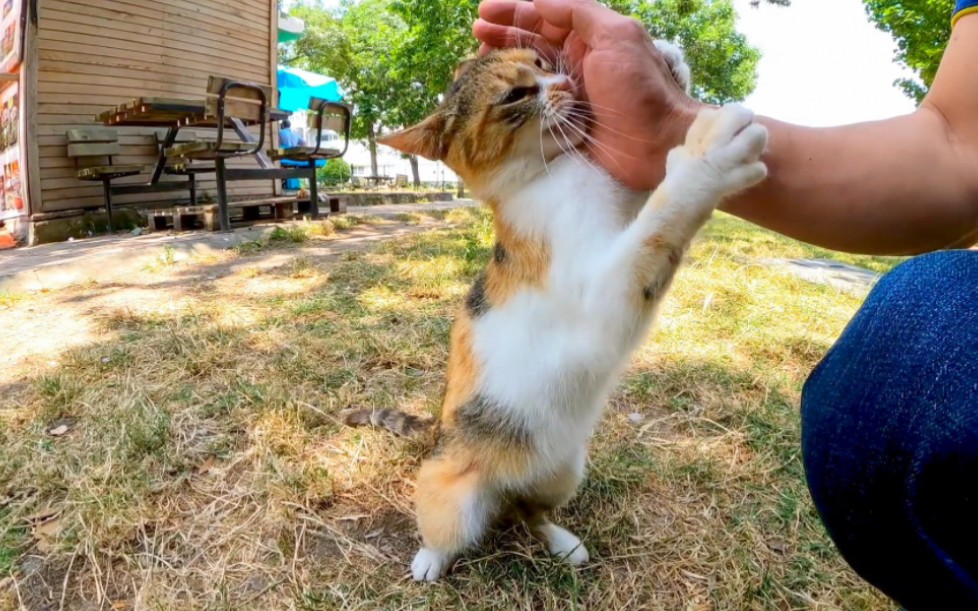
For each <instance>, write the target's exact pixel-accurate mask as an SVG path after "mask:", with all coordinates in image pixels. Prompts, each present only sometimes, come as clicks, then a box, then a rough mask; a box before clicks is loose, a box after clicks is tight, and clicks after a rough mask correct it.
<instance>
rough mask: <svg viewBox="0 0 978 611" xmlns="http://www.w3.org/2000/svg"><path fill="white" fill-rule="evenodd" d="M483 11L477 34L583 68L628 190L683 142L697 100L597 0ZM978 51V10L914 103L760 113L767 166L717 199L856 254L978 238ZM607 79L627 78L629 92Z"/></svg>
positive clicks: (626, 22) (649, 180) (655, 174)
mask: <svg viewBox="0 0 978 611" xmlns="http://www.w3.org/2000/svg"><path fill="white" fill-rule="evenodd" d="M480 15H481V17H482V18H481V19H480V21H479V22H477V23H476V25H475V33H476V36H477V37H479V38H480V39H481V40H482V41H483V42H484V43H486V44H488V45H490V46H505V45H510V44H514V43H516V42H523V43H527V42H528V43H530V44H534V45H535V46H538V47H544V48H551V49H552V48H560V49H562V50H563V52H564V54H565V56H568V57H569V58H570V61H571V63H572V64H573V65H574V66H576V67H579V68H580V74H579V76H580V78H581V80H582V82H583V85H584V91H585V92H586V95H587V96H588V98H589V100H590V101H591V102H592V103H594V104H595V107H596V109H597V110H596V111H595V114H596V118H597V125H596V126H595V127H594V128H593V130H592V135H593V136H594V137H595V138H596V140H597V144H595V145H593V146H592V147H591V151H590V152H591V155H592V156H593V157H594V158H595V159H596V160H597V161H598V162H599V163H601V164H602V165H604V166H605V167H606V168H607V169H608V170H609V171H610V172H611V173H613V174H614V175H615V176H616V177H617V178H618V179H619V180H621V181H622V182H624V183H625V184H627V185H628V186H630V187H632V188H636V189H648V188H651V187H653V186H654V185H655V184H657V183H658V182H659V181H660V180H661V179H662V175H663V173H664V169H665V167H664V158H665V154H666V153H667V152H668V150H669V149H670V148H672V147H673V146H675V145H677V144H679V143H680V142H681V141H682V138H683V137H684V135H685V131H686V129H687V128H688V126H689V124H690V123H691V122H692V119H693V117H695V114H696V112H697V110H698V108H699V107H700V105H699V104H698V103H695V102H693V101H691V100H689V99H688V98H686V97H685V96H684V95H683V94H682V92H681V91H679V89H678V87H676V86H675V85H674V84H672V82H671V78H669V76H668V74H669V73H668V70H667V69H666V67H665V65H664V62H662V60H661V58H659V57H658V54H657V52H656V51H655V49H654V47H652V45H651V44H649V42H648V36H647V34H645V33H644V31H642V30H641V28H640V27H636V24H635V22H633V21H632V20H630V19H627V18H625V17H621V16H620V15H617V14H616V13H614V12H613V11H611V10H610V9H607V8H605V7H603V6H600V5H598V4H597V3H595V2H593V1H592V0H535V2H534V3H533V4H530V3H526V2H513V1H511V0H487V1H486V2H484V3H483V5H482V6H481V7H480ZM516 25H519V26H520V27H518V28H517V27H516ZM976 59H978V15H967V16H964V17H962V18H961V19H959V20H958V22H957V24H956V26H955V28H954V31H953V34H952V38H951V41H950V43H949V45H948V48H947V51H946V53H945V56H944V60H943V62H942V64H941V67H940V70H939V71H938V73H937V78H936V79H935V81H934V83H933V86H932V88H931V91H930V93H929V95H928V96H927V99H926V100H925V101H924V103H923V104H922V105H921V107H920V109H919V110H917V111H915V112H914V113H912V114H910V115H906V116H902V117H895V118H891V119H886V120H883V121H877V122H870V123H860V124H855V125H848V126H841V127H832V128H806V127H801V126H797V125H791V124H788V123H783V122H779V121H776V120H774V119H769V118H765V117H761V118H760V119H759V120H760V122H762V123H763V124H765V125H766V126H767V127H768V129H769V131H770V136H771V137H770V144H769V148H768V152H767V153H766V154H765V158H764V159H765V161H766V162H767V164H768V166H769V170H770V173H769V178H768V180H766V181H765V182H764V183H762V184H761V185H759V186H758V187H756V188H754V189H752V190H750V191H748V192H747V193H745V194H743V195H741V196H740V197H738V198H736V199H734V200H731V201H729V202H728V203H727V204H726V206H725V209H726V210H728V211H730V212H732V213H733V214H736V215H738V216H741V217H743V218H745V219H748V220H751V221H753V222H756V223H758V224H760V225H763V226H766V227H769V228H771V229H774V230H776V231H779V232H781V233H784V234H786V235H789V236H791V237H795V238H798V239H801V240H804V241H807V242H810V243H813V244H818V245H821V246H826V247H829V248H834V249H838V250H846V251H852V252H866V253H878V254H913V253H918V252H924V251H927V250H933V249H939V248H945V247H951V246H963V245H968V244H971V243H973V242H975V241H976V240H978V117H976V116H975V111H976V109H978V79H976V78H974V65H975V61H976ZM622 65H623V66H622ZM623 79H627V80H623ZM615 82H617V83H621V82H629V83H633V86H632V87H630V94H629V95H628V96H623V95H622V93H621V87H620V85H619V86H613V83H615ZM625 134H630V135H628V136H626V135H625Z"/></svg>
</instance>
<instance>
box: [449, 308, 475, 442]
mask: <svg viewBox="0 0 978 611" xmlns="http://www.w3.org/2000/svg"><path fill="white" fill-rule="evenodd" d="M478 376H479V364H478V362H477V361H476V359H475V353H473V352H472V318H471V317H470V316H469V314H468V312H466V311H465V308H459V313H458V318H456V319H455V324H454V325H452V338H451V347H450V348H449V353H448V371H447V372H446V374H445V378H446V385H445V398H444V400H443V401H442V406H441V418H442V423H443V424H447V425H451V424H452V423H453V422H454V420H455V411H456V410H458V408H459V406H461V405H462V404H464V403H465V402H466V401H468V400H469V399H470V398H472V396H473V395H474V394H475V387H476V383H477V381H478Z"/></svg>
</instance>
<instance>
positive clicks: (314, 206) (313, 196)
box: [309, 161, 319, 219]
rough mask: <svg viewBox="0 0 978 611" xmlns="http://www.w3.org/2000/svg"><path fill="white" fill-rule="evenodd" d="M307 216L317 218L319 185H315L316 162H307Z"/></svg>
mask: <svg viewBox="0 0 978 611" xmlns="http://www.w3.org/2000/svg"><path fill="white" fill-rule="evenodd" d="M309 214H310V215H311V216H312V218H313V219H318V218H319V185H317V184H316V162H315V161H310V162H309Z"/></svg>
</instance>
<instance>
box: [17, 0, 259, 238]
mask: <svg viewBox="0 0 978 611" xmlns="http://www.w3.org/2000/svg"><path fill="white" fill-rule="evenodd" d="M0 3H5V5H4V7H3V11H4V15H5V16H4V22H3V28H4V32H6V30H7V27H8V26H9V25H10V24H14V27H15V31H14V33H13V34H12V36H13V41H12V43H11V44H12V45H13V47H15V48H14V49H13V51H12V55H11V56H10V57H9V58H8V59H5V60H4V64H3V66H2V68H3V72H4V77H5V78H6V81H5V84H6V88H5V89H3V91H0V104H2V103H4V102H6V103H7V104H8V105H10V104H13V105H14V106H16V107H18V109H19V110H18V112H16V113H7V112H5V113H4V115H3V117H4V121H5V122H4V124H3V129H2V133H4V134H8V133H10V130H14V131H15V132H17V134H18V135H19V137H13V136H12V137H8V138H5V139H3V142H0V146H3V147H5V148H4V149H3V152H2V153H0V158H2V159H0V160H2V162H3V165H4V175H5V180H4V187H5V189H6V191H5V194H4V198H3V200H2V201H3V202H4V203H3V204H2V206H0V220H2V221H4V222H5V223H6V225H7V228H8V231H9V230H12V231H14V232H19V233H20V235H21V239H23V240H25V241H29V242H36V241H38V238H37V233H38V232H37V231H36V230H37V229H38V228H39V227H41V226H43V225H44V224H45V223H50V222H52V221H55V220H60V221H63V220H64V219H68V218H73V217H79V216H80V215H83V214H84V213H85V211H86V210H89V211H90V210H92V209H97V208H98V207H100V206H101V205H102V202H103V197H102V188H101V186H100V185H99V184H98V183H91V182H81V181H79V180H78V179H77V178H76V174H77V169H76V167H75V162H74V161H73V160H72V159H71V158H69V157H68V155H67V146H66V137H65V134H66V132H67V130H69V129H72V128H84V127H92V126H94V125H96V124H97V123H96V116H97V115H98V114H99V113H102V112H104V111H106V110H109V109H111V108H113V107H117V106H118V105H120V104H124V103H126V102H127V101H130V100H133V99H134V98H137V97H141V96H147V97H161V98H202V97H203V96H204V95H205V92H206V91H207V84H208V78H209V77H211V76H223V77H230V78H232V79H238V80H243V81H250V82H255V83H258V84H262V85H268V86H271V87H272V88H273V90H274V87H275V82H276V69H277V43H278V7H277V0H0ZM5 36H6V34H5ZM4 40H5V41H6V38H5V39H4ZM3 44H4V45H7V42H4V43H3ZM6 48H7V47H6V46H4V49H6ZM14 114H16V116H15V117H13V116H12V115H14ZM8 115H11V116H10V117H8ZM7 119H10V120H12V121H15V122H16V124H15V125H10V126H8V125H7ZM117 129H118V135H119V142H120V143H121V144H122V147H123V154H122V157H121V158H118V159H116V160H115V162H116V163H122V164H142V165H147V166H149V165H152V164H153V163H154V162H155V161H156V156H157V153H158V150H159V149H158V144H157V143H158V140H161V139H162V137H163V133H164V130H161V129H158V128H147V127H119V128H117ZM270 131H272V132H274V131H275V130H274V129H271V130H270ZM12 141H13V142H12ZM242 163H245V164H248V163H251V161H247V162H242ZM13 166H16V167H13ZM8 167H9V170H8ZM126 180H130V181H132V182H138V181H140V180H145V177H143V178H140V177H132V178H130V179H126ZM123 184H124V181H123ZM213 188H214V183H213V175H210V176H203V177H202V180H201V182H200V183H199V185H198V192H202V193H205V194H206V193H207V192H208V191H211V190H212V189H213ZM229 190H230V192H231V195H232V196H235V195H238V196H240V195H256V196H264V195H271V194H272V193H273V192H274V191H276V190H277V186H276V183H275V182H274V181H269V180H266V181H259V182H237V183H233V184H232V185H230V189H229ZM181 197H183V198H185V197H186V194H184V193H180V192H171V193H143V194H134V195H128V196H125V197H122V198H119V200H118V202H117V203H120V204H125V203H138V204H139V205H154V204H155V205H161V204H165V203H166V201H167V200H170V201H172V200H174V199H176V198H181ZM205 197H206V195H205ZM18 198H19V200H18ZM18 201H19V203H18Z"/></svg>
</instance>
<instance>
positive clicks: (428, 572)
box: [411, 547, 452, 581]
mask: <svg viewBox="0 0 978 611" xmlns="http://www.w3.org/2000/svg"><path fill="white" fill-rule="evenodd" d="M451 563H452V559H451V557H450V556H448V555H447V554H443V553H441V552H437V551H435V550H433V549H428V548H427V547H422V548H421V549H419V550H418V553H417V554H415V555H414V560H413V561H412V562H411V575H412V576H413V577H414V580H415V581H438V579H439V578H441V576H442V575H444V574H445V573H446V572H448V567H449V565H450V564H451Z"/></svg>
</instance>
